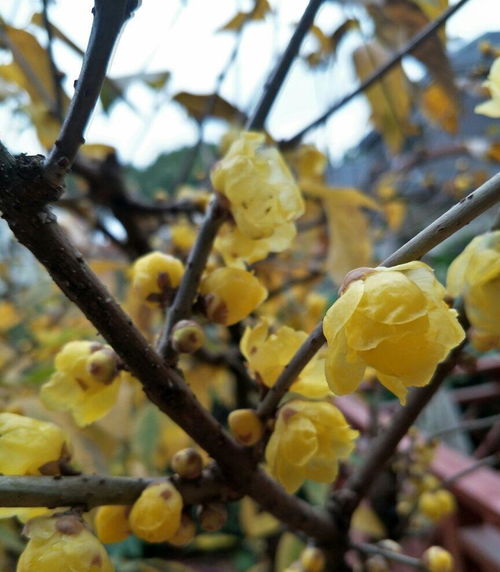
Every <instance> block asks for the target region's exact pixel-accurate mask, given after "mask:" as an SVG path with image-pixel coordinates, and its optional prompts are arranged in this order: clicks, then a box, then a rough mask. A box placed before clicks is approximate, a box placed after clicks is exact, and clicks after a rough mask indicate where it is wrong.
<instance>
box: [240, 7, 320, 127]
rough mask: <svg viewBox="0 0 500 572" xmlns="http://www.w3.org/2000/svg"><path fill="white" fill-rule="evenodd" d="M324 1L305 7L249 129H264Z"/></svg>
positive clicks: (265, 88)
mask: <svg viewBox="0 0 500 572" xmlns="http://www.w3.org/2000/svg"><path fill="white" fill-rule="evenodd" d="M322 3H323V0H310V2H309V4H308V5H307V8H306V9H305V11H304V13H303V15H302V18H301V19H300V22H299V23H298V25H297V28H296V29H295V32H294V34H293V36H292V37H291V39H290V42H289V44H288V46H287V48H286V50H285V52H284V53H283V55H282V57H281V59H280V61H279V63H278V65H277V66H276V69H275V70H274V71H273V73H272V74H271V76H270V77H269V79H268V80H267V82H266V83H265V85H264V89H263V93H262V96H261V98H260V101H259V103H258V104H257V107H256V109H255V111H254V112H253V114H252V116H251V117H250V119H249V121H248V123H247V126H246V128H247V129H248V130H249V131H250V130H252V129H254V130H259V129H263V127H264V124H265V122H266V119H267V116H268V115H269V111H270V110H271V107H272V105H273V103H274V102H275V100H276V97H277V96H278V93H279V91H280V89H281V86H282V85H283V82H284V81H285V77H286V76H287V74H288V71H289V70H290V66H291V65H292V62H293V61H294V59H295V58H296V56H297V54H298V53H299V49H300V46H301V45H302V41H303V40H304V37H305V35H306V34H307V32H308V31H309V28H310V27H311V26H312V24H313V22H314V17H315V16H316V13H317V12H318V10H319V8H320V6H321V4H322Z"/></svg>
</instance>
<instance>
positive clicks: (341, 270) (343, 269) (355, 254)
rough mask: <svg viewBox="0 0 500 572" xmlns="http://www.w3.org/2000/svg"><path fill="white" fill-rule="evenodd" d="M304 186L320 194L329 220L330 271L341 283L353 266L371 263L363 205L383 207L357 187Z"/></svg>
mask: <svg viewBox="0 0 500 572" xmlns="http://www.w3.org/2000/svg"><path fill="white" fill-rule="evenodd" d="M301 183H302V188H304V189H305V190H306V191H308V192H310V193H311V194H313V195H315V196H318V197H321V199H322V201H323V207H324V209H325V212H326V216H327V219H328V236H329V248H328V257H327V262H326V264H327V270H328V273H329V274H330V276H331V277H332V279H333V280H334V281H335V282H336V283H337V284H340V283H341V282H342V280H343V279H344V276H345V275H346V274H347V272H349V270H352V269H353V268H358V267H359V266H370V265H371V263H372V250H373V249H372V238H371V232H370V224H369V220H368V217H367V216H366V214H365V213H364V212H363V210H362V209H363V208H367V209H370V210H374V211H381V206H380V205H379V204H378V203H377V202H376V201H375V200H374V199H372V198H371V197H368V196H366V195H365V194H363V193H362V192H361V191H358V190H357V189H335V188H330V187H326V186H325V185H321V184H318V183H314V182H311V181H307V182H305V183H304V182H303V181H301Z"/></svg>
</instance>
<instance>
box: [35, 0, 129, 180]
mask: <svg viewBox="0 0 500 572" xmlns="http://www.w3.org/2000/svg"><path fill="white" fill-rule="evenodd" d="M132 4H133V5H134V6H132ZM135 4H136V2H131V0H95V5H94V9H93V13H94V22H93V25H92V30H91V32H90V38H89V43H88V47H87V51H86V52H85V56H84V58H83V64H82V69H81V72H80V77H79V78H78V82H77V84H76V90H75V94H74V96H73V99H72V100H71V103H70V106H69V110H68V114H67V115H66V118H65V120H64V123H63V125H62V128H61V132H60V134H59V137H58V139H57V141H56V142H55V144H54V146H53V147H52V149H51V151H50V153H49V156H48V157H47V161H46V163H45V176H46V178H47V180H48V181H50V182H51V184H52V185H53V186H54V185H55V186H58V185H60V184H61V182H62V180H63V178H64V175H65V174H66V172H67V171H68V169H69V167H70V166H71V164H72V163H73V161H74V159H75V157H76V153H77V152H78V149H79V147H80V145H82V143H84V138H83V134H84V131H85V128H86V126H87V123H88V121H89V119H90V116H91V114H92V111H93V110H94V107H95V104H96V102H97V98H98V97H99V92H100V91H101V86H102V83H103V81H104V78H105V76H106V69H107V67H108V63H109V60H110V58H111V54H112V52H113V48H114V46H115V43H116V40H117V38H118V35H119V33H120V30H121V29H122V26H123V24H124V22H125V21H126V20H127V18H128V17H129V16H130V13H131V9H133V7H135Z"/></svg>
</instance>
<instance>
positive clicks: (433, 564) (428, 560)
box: [422, 546, 453, 572]
mask: <svg viewBox="0 0 500 572" xmlns="http://www.w3.org/2000/svg"><path fill="white" fill-rule="evenodd" d="M422 561H423V563H424V565H425V566H426V567H427V570H428V571H429V572H452V570H453V556H452V555H451V554H450V553H449V552H448V551H447V550H445V549H444V548H441V546H431V547H430V548H428V549H427V550H426V551H425V552H424V554H423V556H422Z"/></svg>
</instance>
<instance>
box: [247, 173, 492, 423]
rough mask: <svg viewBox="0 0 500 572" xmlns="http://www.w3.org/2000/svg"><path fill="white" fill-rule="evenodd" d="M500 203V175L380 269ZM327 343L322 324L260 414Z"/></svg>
mask: <svg viewBox="0 0 500 572" xmlns="http://www.w3.org/2000/svg"><path fill="white" fill-rule="evenodd" d="M498 201H500V173H499V174H497V175H495V176H493V177H492V178H491V179H489V180H488V181H486V183H484V184H483V185H481V186H480V187H479V188H478V189H476V190H475V191H473V192H472V193H470V194H469V195H468V196H467V197H465V198H464V199H462V200H461V201H460V202H459V203H457V204H456V205H454V206H453V207H451V209H449V210H448V211H447V212H445V213H444V214H443V215H441V216H440V217H439V218H437V219H436V220H435V221H434V222H433V223H431V224H430V225H429V226H427V227H426V228H425V229H424V230H422V231H421V232H419V233H418V234H417V235H416V236H415V237H413V238H412V239H411V240H409V241H408V242H407V243H406V244H404V245H403V246H402V247H401V248H399V249H398V250H397V251H396V252H394V253H393V254H391V255H390V256H389V257H388V258H386V259H385V260H384V261H383V262H381V264H380V266H396V265H397V264H403V263H405V262H410V261H411V260H418V259H419V258H421V257H422V256H423V255H424V254H426V253H427V252H428V251H429V250H431V248H434V247H435V246H437V245H438V244H440V243H441V242H443V241H444V240H445V239H446V238H448V237H449V236H451V235H452V234H453V233H455V232H456V231H457V230H459V229H460V228H462V227H464V226H465V225H467V224H468V223H469V222H470V221H471V220H473V219H474V218H475V217H477V216H479V215H480V214H481V213H483V212H484V211H486V210H488V209H489V208H490V207H492V206H493V205H494V204H496V203H497V202H498ZM324 342H325V336H324V335H323V327H322V323H321V322H320V323H319V324H318V325H317V326H316V328H315V329H314V330H313V331H312V332H311V334H309V337H308V338H307V339H306V340H305V341H304V343H303V344H302V346H301V347H300V348H299V349H298V351H297V353H296V354H295V356H294V357H293V358H292V360H291V361H290V363H289V364H288V365H287V367H286V368H285V369H284V370H283V372H282V373H281V375H280V376H279V377H278V379H277V380H276V383H275V384H274V385H273V387H272V388H271V389H270V390H269V392H268V393H267V394H266V397H265V398H264V399H263V401H262V403H261V404H260V406H259V409H258V411H259V415H262V416H263V417H269V416H271V415H272V414H273V412H274V410H275V409H276V407H277V406H278V404H279V402H280V401H281V399H282V398H283V396H284V395H285V393H286V392H287V391H288V389H289V388H290V386H291V385H292V383H293V382H294V381H295V379H296V378H297V376H298V375H299V374H300V372H301V371H302V369H303V368H304V367H305V366H306V365H307V363H308V362H309V360H310V359H311V358H312V357H313V356H314V354H315V353H316V352H317V351H318V350H319V349H320V348H321V346H322V345H323V344H324Z"/></svg>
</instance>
